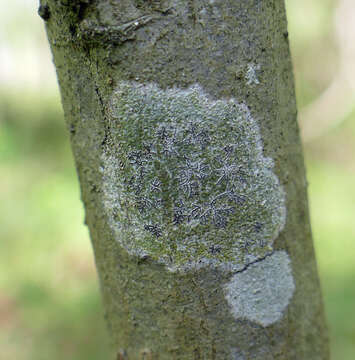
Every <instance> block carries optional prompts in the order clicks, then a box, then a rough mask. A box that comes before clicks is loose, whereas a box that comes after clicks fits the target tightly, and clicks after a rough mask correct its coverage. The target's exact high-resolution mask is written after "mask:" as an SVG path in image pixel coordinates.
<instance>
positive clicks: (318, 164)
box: [0, 0, 355, 360]
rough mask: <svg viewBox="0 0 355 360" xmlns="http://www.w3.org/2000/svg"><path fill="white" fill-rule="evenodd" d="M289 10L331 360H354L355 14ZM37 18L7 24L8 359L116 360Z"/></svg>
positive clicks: (23, 10) (320, 6)
mask: <svg viewBox="0 0 355 360" xmlns="http://www.w3.org/2000/svg"><path fill="white" fill-rule="evenodd" d="M286 3H287V12H288V19H289V34H290V43H291V50H292V56H293V62H294V68H295V77H296V90H297V98H298V106H299V110H300V111H299V114H300V123H301V128H302V134H303V139H304V142H305V146H304V148H305V157H306V163H307V169H308V181H309V196H310V208H311V217H312V224H313V233H314V240H315V247H316V251H317V257H318V265H319V271H320V277H321V282H322V286H323V293H324V300H325V307H326V313H327V317H328V323H329V328H330V337H331V349H332V359H334V360H353V359H355V260H354V258H355V226H354V215H355V186H354V184H355V161H354V158H353V157H354V155H355V123H354V121H353V120H354V117H355V111H354V104H355V75H354V74H355V2H354V1H353V0H312V1H309V0H286ZM36 8H37V1H36V0H13V1H11V2H7V9H6V10H2V13H1V14H0V189H1V192H0V219H1V220H0V359H4V360H13V359H14V360H25V359H26V360H28V359H33V360H42V359H43V360H48V359H51V360H55V359H58V360H59V359H75V360H80V359H85V360H90V359H93V360H94V359H109V358H112V355H111V354H110V352H109V350H108V349H109V343H108V340H107V336H106V333H105V331H106V330H105V325H104V321H103V311H102V308H101V303H100V296H99V290H98V284H97V278H96V273H95V267H94V262H93V255H92V250H91V247H90V241H89V237H88V232H87V229H86V227H85V226H84V225H83V221H84V214H83V208H82V205H81V202H80V200H79V199H80V195H79V187H78V182H77V178H76V174H75V170H74V165H73V160H72V156H71V152H70V147H69V143H68V136H67V133H66V129H65V124H64V120H63V116H62V110H61V105H60V100H59V95H58V89H57V85H56V80H55V74H54V69H53V65H52V64H51V60H50V59H51V57H50V53H49V50H48V45H47V42H46V38H45V34H44V29H43V24H42V21H41V20H40V18H39V17H38V16H37V9H36ZM353 68H354V69H353ZM300 360H308V359H300ZM309 360H311V359H309Z"/></svg>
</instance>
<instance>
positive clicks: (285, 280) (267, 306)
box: [225, 251, 295, 327]
mask: <svg viewBox="0 0 355 360" xmlns="http://www.w3.org/2000/svg"><path fill="white" fill-rule="evenodd" d="M294 290H295V285H294V282H293V276H292V269H291V266H290V259H289V256H288V255H287V253H286V252H285V251H276V252H275V253H273V254H272V255H270V256H267V257H266V258H265V259H263V260H261V261H258V262H256V263H253V264H250V265H249V266H248V268H247V269H245V270H244V271H241V272H239V273H237V274H235V275H233V277H232V278H231V280H230V281H229V282H228V283H227V285H226V286H225V296H226V299H227V301H228V304H229V306H230V308H231V312H232V314H233V316H234V317H235V318H236V319H247V320H250V321H253V322H255V323H258V324H260V325H262V326H264V327H266V326H269V325H271V324H273V323H275V322H276V321H278V320H280V319H281V318H282V316H283V314H284V311H285V309H286V308H287V306H288V304H289V302H290V299H291V298H292V295H293V292H294Z"/></svg>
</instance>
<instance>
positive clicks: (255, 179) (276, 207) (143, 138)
mask: <svg viewBox="0 0 355 360" xmlns="http://www.w3.org/2000/svg"><path fill="white" fill-rule="evenodd" d="M108 107H109V109H110V112H109V115H110V133H109V134H108V137H107V142H106V146H105V147H104V150H103V153H102V156H101V159H102V166H101V172H102V185H101V186H102V190H103V191H102V193H103V204H104V207H105V211H106V214H105V215H106V216H107V219H108V223H109V225H110V226H111V227H112V229H113V231H114V233H115V237H116V239H117V241H118V242H119V243H120V244H121V245H122V246H123V247H124V248H125V249H126V250H127V251H128V252H129V253H130V254H135V255H138V256H150V257H151V258H153V259H155V260H157V261H159V262H161V263H164V264H166V265H167V266H168V268H169V269H170V270H172V271H178V270H179V271H188V270H191V269H197V268H201V267H206V266H213V267H221V268H223V269H225V270H230V271H236V270H240V269H242V268H243V267H245V266H246V265H247V264H249V263H251V262H253V261H255V260H257V259H260V258H262V257H264V256H265V255H266V254H268V253H270V252H271V251H272V245H273V242H274V240H275V239H276V238H277V236H278V234H279V233H280V231H281V230H282V229H283V227H284V224H285V218H286V207H285V194H284V191H283V189H282V187H281V186H280V184H279V180H278V178H277V177H276V175H275V174H274V173H273V171H272V170H273V161H272V160H271V159H270V158H268V157H265V156H264V155H263V144H262V141H261V136H260V131H259V127H258V124H257V122H256V121H255V120H254V119H253V117H252V116H251V114H250V112H249V110H248V108H247V106H245V105H241V104H238V103H237V102H236V100H235V99H221V100H212V99H211V98H210V97H208V96H207V95H206V94H205V93H204V91H203V90H202V88H201V87H200V86H199V85H194V86H191V87H190V88H188V89H184V90H183V89H179V88H172V89H166V90H163V89H160V88H159V87H158V86H156V85H155V84H146V85H143V84H139V83H137V82H120V83H119V85H118V87H117V89H116V91H115V92H114V94H113V96H112V99H111V102H110V103H109V105H108Z"/></svg>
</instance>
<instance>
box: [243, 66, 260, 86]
mask: <svg viewBox="0 0 355 360" xmlns="http://www.w3.org/2000/svg"><path fill="white" fill-rule="evenodd" d="M258 70H260V65H255V64H248V69H247V71H246V74H245V79H246V81H247V84H248V85H258V84H260V81H259V79H258V77H257V74H256V73H257V71H258Z"/></svg>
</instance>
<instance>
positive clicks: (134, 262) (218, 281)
mask: <svg viewBox="0 0 355 360" xmlns="http://www.w3.org/2000/svg"><path fill="white" fill-rule="evenodd" d="M39 13H40V15H41V16H42V17H43V18H44V20H45V22H46V28H47V34H48V39H49V42H50V44H51V48H52V52H53V57H54V62H55V65H56V69H57V74H58V79H59V85H60V89H61V95H62V102H63V107H64V112H65V117H66V121H67V124H68V129H69V131H70V134H71V141H72V147H73V152H74V156H75V160H76V166H77V171H78V174H79V178H80V184H81V191H82V199H83V201H84V204H85V209H86V223H87V225H88V226H89V229H90V234H91V239H92V243H93V247H94V253H95V259H96V264H97V268H98V273H99V278H100V283H101V290H102V294H103V301H104V306H105V309H106V318H107V322H108V325H109V331H110V333H111V336H112V340H113V343H114V346H115V349H116V352H117V358H118V359H130V360H131V359H132V360H135V359H161V360H163V359H233V360H236V359H238V360H239V359H263V360H265V359H297V360H299V359H312V360H316V359H322V360H324V359H328V358H329V355H328V347H327V339H326V331H325V323H324V316H323V309H322V301H321V295H320V290H319V283H318V278H317V269H316V263H315V259H314V252H313V246H312V240H311V231H310V225H309V218H308V209H307V194H306V187H307V185H306V180H305V174H304V165H303V156H302V150H301V145H300V140H299V134H298V128H297V123H296V105H295V95H294V87H293V77H292V69H291V62H290V55H289V47H288V39H287V37H288V34H287V26H286V19H285V10H284V4H283V0H268V1H260V0H243V1H235V0H180V1H178V0H92V1H91V0H85V1H84V0H83V1H79V0H77V1H73V0H72V1H68V0H67V1H64V0H62V1H59V0H42V1H41V6H40V9H39Z"/></svg>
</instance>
